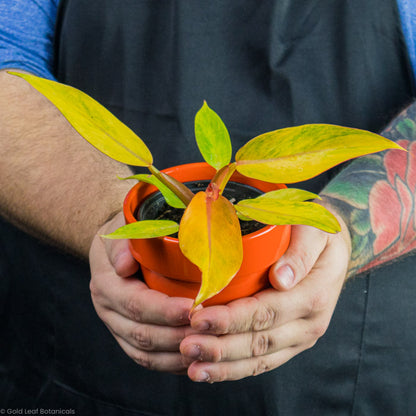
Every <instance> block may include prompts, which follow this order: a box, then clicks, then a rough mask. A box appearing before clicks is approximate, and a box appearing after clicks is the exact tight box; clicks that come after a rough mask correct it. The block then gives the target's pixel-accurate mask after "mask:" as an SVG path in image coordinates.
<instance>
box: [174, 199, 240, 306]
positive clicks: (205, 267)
mask: <svg viewBox="0 0 416 416" xmlns="http://www.w3.org/2000/svg"><path fill="white" fill-rule="evenodd" d="M179 245H180V248H181V250H182V252H183V254H184V255H185V256H186V257H187V258H188V259H189V260H190V261H191V262H192V263H194V264H196V265H197V266H198V267H199V269H200V270H201V271H202V282H201V288H200V290H199V293H198V295H197V297H196V299H195V301H194V307H195V306H197V305H199V304H200V303H202V302H203V301H204V300H206V299H209V298H211V297H212V296H214V295H216V294H217V293H219V292H220V291H221V290H222V289H223V288H224V287H225V286H227V285H228V283H229V282H230V281H231V279H232V278H233V277H234V275H235V274H236V273H237V272H238V270H239V268H240V266H241V263H242V261H243V245H242V237H241V230H240V224H239V222H238V217H237V214H236V212H235V209H234V207H233V205H232V204H231V203H230V201H228V200H227V199H226V198H224V197H223V196H221V195H218V192H217V194H216V195H215V194H214V193H212V192H209V191H207V192H199V193H197V194H196V195H195V197H194V198H193V199H192V201H191V203H190V204H189V205H188V207H187V208H186V210H185V213H184V215H183V217H182V221H181V223H180V227H179Z"/></svg>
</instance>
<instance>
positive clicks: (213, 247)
mask: <svg viewBox="0 0 416 416" xmlns="http://www.w3.org/2000/svg"><path fill="white" fill-rule="evenodd" d="M12 74H13V75H17V76H19V77H21V78H24V79H25V80H26V81H28V82H29V83H30V84H31V85H32V86H33V87H34V88H36V89H37V90H38V91H39V92H40V93H42V94H43V95H44V96H46V97H47V98H48V99H49V100H50V101H51V102H52V103H53V104H54V105H55V106H56V107H57V108H58V109H59V110H60V111H61V113H62V114H63V115H64V116H65V117H66V118H67V120H68V121H69V122H70V123H71V124H72V126H73V127H74V128H75V129H76V130H77V131H78V132H79V134H80V135H81V136H83V137H84V138H85V139H86V140H87V141H88V142H90V143H91V144H92V145H93V146H95V147H96V148H97V149H98V150H100V151H101V152H103V153H104V154H106V155H107V156H109V157H111V158H113V159H115V160H118V161H120V162H122V163H125V164H128V165H135V166H142V167H146V168H148V170H149V172H150V174H140V175H135V176H133V178H135V179H138V180H139V181H143V182H147V183H151V184H153V185H155V186H156V187H157V188H158V189H159V190H160V191H161V192H162V194H163V195H164V197H165V199H166V202H167V203H168V204H169V205H171V206H173V207H175V208H185V211H184V214H183V217H182V220H181V222H180V224H177V223H175V222H173V221H169V220H144V221H138V222H136V223H133V224H128V225H125V226H123V227H121V228H119V229H118V230H116V231H115V232H113V233H112V234H109V235H106V236H105V237H106V238H114V239H117V238H129V239H136V238H153V237H161V236H166V235H170V234H173V233H176V232H178V231H179V234H178V239H179V245H180V249H181V251H182V252H183V254H184V255H185V257H187V258H188V259H189V260H190V261H191V262H192V263H194V264H196V265H197V266H198V267H199V269H200V270H201V272H202V283H201V288H200V291H199V293H198V295H197V297H196V299H195V301H194V307H195V306H196V305H198V304H200V303H202V302H203V301H204V300H206V299H208V298H210V297H212V296H214V295H215V294H217V293H218V292H220V291H221V290H222V289H223V288H224V287H225V286H227V285H228V283H229V282H230V281H231V279H232V278H233V276H234V275H235V274H236V273H237V272H238V270H239V268H240V266H241V263H242V260H243V249H242V236H241V231H240V225H239V218H240V219H242V220H256V221H259V222H261V223H264V224H271V225H282V224H306V225H310V226H314V227H317V228H319V229H321V230H323V231H326V232H329V233H336V232H338V231H339V230H340V226H339V223H338V222H337V220H336V219H335V217H334V216H333V215H332V214H331V213H330V212H329V211H328V210H327V209H325V208H324V207H323V206H321V205H319V204H317V203H315V202H311V200H312V199H316V198H318V199H319V197H318V196H317V195H315V194H313V193H311V192H307V191H305V190H300V189H294V188H289V189H279V190H276V191H272V192H268V193H265V194H263V195H260V196H259V197H257V198H255V199H245V200H242V201H239V202H238V203H236V204H233V203H231V202H230V201H229V200H228V199H226V198H225V197H224V196H223V195H222V193H223V191H224V188H225V186H226V184H227V182H228V181H229V180H230V178H231V176H232V174H233V173H234V172H235V171H238V172H239V173H241V174H242V175H245V176H247V177H250V178H255V179H259V180H262V181H266V182H272V183H295V182H300V181H304V180H306V179H309V178H312V177H314V176H316V175H318V174H320V173H321V172H324V171H325V170H327V169H329V168H331V167H333V166H335V165H337V164H339V163H342V162H344V161H346V160H349V159H352V158H355V157H358V156H361V155H365V154H369V153H373V152H378V151H382V150H385V149H402V148H401V147H400V146H399V145H397V144H396V143H394V142H392V141H390V140H388V139H386V138H384V137H382V136H379V135H377V134H374V133H370V132H368V131H364V130H358V129H352V128H346V127H341V126H336V125H328V124H309V125H303V126H297V127H289V128H284V129H280V130H275V131H271V132H267V133H264V134H261V135H260V136H257V137H255V138H254V139H252V140H250V141H249V142H247V143H246V144H245V145H244V146H243V147H241V148H240V149H239V150H238V151H237V153H236V156H235V161H234V162H231V157H232V148H231V141H230V136H229V133H228V131H227V128H226V127H225V125H224V123H223V122H222V120H221V119H220V117H219V116H218V115H217V114H216V113H215V112H214V111H213V110H212V109H210V108H209V107H208V105H207V103H206V102H204V104H203V106H202V108H201V109H200V110H199V111H198V112H197V114H196V116H195V138H196V142H197V144H198V147H199V149H200V151H201V154H202V156H203V158H204V159H205V161H206V162H207V163H208V164H210V165H211V166H212V167H213V168H215V171H216V173H215V175H214V176H213V178H212V180H211V182H210V183H209V185H208V186H207V188H206V190H205V191H201V192H198V193H197V194H194V193H193V192H191V191H190V189H188V188H187V187H186V186H185V185H184V184H182V183H180V182H178V181H177V180H175V179H173V178H172V177H170V176H168V175H166V174H164V173H163V172H160V171H159V170H158V169H157V168H156V167H155V166H154V165H153V157H152V154H151V153H150V151H149V149H148V148H147V146H146V145H145V143H144V142H143V141H142V140H141V139H140V138H139V137H138V136H137V135H136V134H135V133H133V131H131V130H130V129H129V128H128V127H127V126H126V125H125V124H123V123H122V122H121V121H119V120H118V119H117V118H116V117H115V116H114V115H113V114H111V113H110V112H109V111H108V110H106V109H105V108H104V107H103V106H102V105H100V104H99V103H97V102H96V101H95V100H94V99H92V98H91V97H89V96H88V95H86V94H85V93H83V92H81V91H79V90H77V89H75V88H73V87H70V86H67V85H63V84H60V83H57V82H54V81H50V80H46V79H43V78H39V77H36V76H33V75H26V74H20V73H12ZM184 151H185V149H184Z"/></svg>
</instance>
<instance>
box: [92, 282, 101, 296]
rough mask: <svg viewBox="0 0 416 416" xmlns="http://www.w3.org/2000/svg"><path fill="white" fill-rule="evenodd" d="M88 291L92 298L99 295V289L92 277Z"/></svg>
mask: <svg viewBox="0 0 416 416" xmlns="http://www.w3.org/2000/svg"><path fill="white" fill-rule="evenodd" d="M90 292H91V297H92V298H93V299H98V298H99V297H100V295H101V291H100V290H99V289H98V287H97V285H96V284H95V281H94V280H93V279H91V280H90Z"/></svg>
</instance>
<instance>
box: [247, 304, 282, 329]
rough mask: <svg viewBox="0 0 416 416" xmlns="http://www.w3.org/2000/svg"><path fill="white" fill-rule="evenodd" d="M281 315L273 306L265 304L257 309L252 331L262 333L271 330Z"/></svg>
mask: <svg viewBox="0 0 416 416" xmlns="http://www.w3.org/2000/svg"><path fill="white" fill-rule="evenodd" d="M278 317H279V314H278V312H277V310H276V309H275V308H273V307H272V306H271V305H267V304H263V305H261V306H260V307H259V308H257V309H256V312H255V313H254V316H253V320H252V329H253V330H254V331H261V330H263V329H268V328H270V327H271V326H272V325H273V324H274V323H275V322H276V321H277V320H278Z"/></svg>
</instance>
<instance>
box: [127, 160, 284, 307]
mask: <svg viewBox="0 0 416 416" xmlns="http://www.w3.org/2000/svg"><path fill="white" fill-rule="evenodd" d="M163 172H165V173H167V174H169V175H171V176H173V177H174V178H175V179H178V180H179V181H181V182H190V181H197V180H210V179H211V178H212V177H213V175H214V173H215V171H214V169H213V168H212V167H211V166H209V165H208V164H206V163H190V164H186V165H179V166H175V167H172V168H168V169H165V170H164V171H163ZM231 181H234V182H240V183H245V184H247V185H250V186H253V187H255V188H257V189H260V190H261V191H263V192H268V191H272V190H275V189H281V188H285V185H276V184H271V183H267V182H262V181H259V180H256V179H251V178H247V177H245V176H242V175H241V174H239V173H238V172H236V173H235V174H234V175H233V176H232V177H231ZM156 191H157V189H156V188H155V187H154V186H153V185H149V184H145V183H142V182H140V183H138V184H137V185H135V186H134V187H133V188H132V189H131V190H130V192H129V193H128V194H127V196H126V198H125V201H124V205H123V211H124V216H125V219H126V223H128V224H130V223H132V222H136V221H137V219H136V217H135V216H136V215H137V214H136V213H137V212H138V207H139V206H140V204H141V203H142V202H143V201H144V200H145V199H146V198H147V197H148V196H150V195H151V194H152V193H154V192H156ZM289 240H290V225H283V226H275V225H273V226H265V227H264V228H262V229H261V230H258V231H256V232H254V233H251V234H247V235H245V236H243V255H244V259H243V263H242V265H241V268H240V270H239V271H238V273H237V274H236V276H235V277H234V278H233V280H232V281H231V283H230V284H229V285H228V286H227V287H226V288H224V289H223V290H222V291H221V292H220V293H219V294H217V295H216V296H214V297H212V298H211V299H208V300H207V301H205V302H204V305H205V306H209V305H216V304H225V303H227V302H229V301H231V300H234V299H238V298H241V297H245V296H250V295H253V294H254V293H256V292H258V291H260V290H261V289H263V288H265V287H267V286H268V284H269V283H268V270H269V268H270V266H271V265H272V264H273V263H274V262H276V261H277V260H278V259H279V257H280V256H281V255H282V254H283V253H284V252H285V251H286V249H287V246H288V245H289ZM129 244H130V250H131V252H132V254H133V256H134V258H135V259H136V260H137V261H138V262H139V263H140V265H141V269H142V272H143V277H144V280H145V282H146V284H147V285H148V286H149V287H150V288H152V289H155V290H158V291H160V292H163V293H166V294H167V295H169V296H179V297H188V298H195V297H196V295H197V293H198V291H199V287H200V282H201V272H200V270H199V269H198V267H197V266H195V265H194V264H192V263H191V262H190V261H189V260H188V259H187V258H186V257H185V256H184V255H183V254H182V252H181V250H180V248H179V241H178V239H177V238H173V237H159V238H150V239H136V240H130V241H129Z"/></svg>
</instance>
